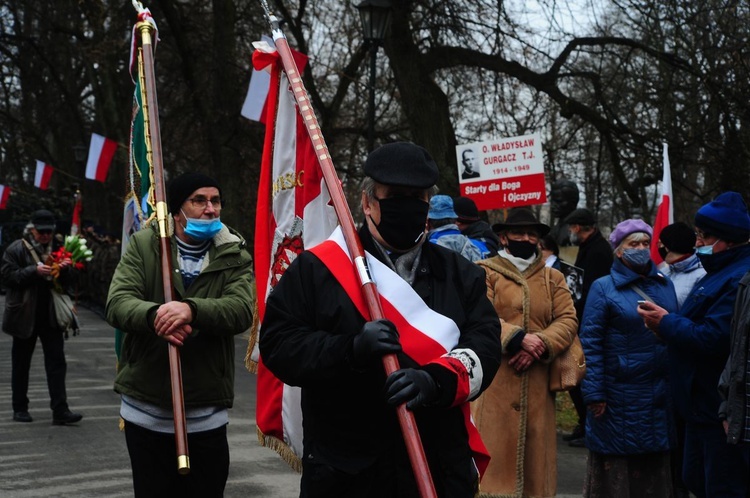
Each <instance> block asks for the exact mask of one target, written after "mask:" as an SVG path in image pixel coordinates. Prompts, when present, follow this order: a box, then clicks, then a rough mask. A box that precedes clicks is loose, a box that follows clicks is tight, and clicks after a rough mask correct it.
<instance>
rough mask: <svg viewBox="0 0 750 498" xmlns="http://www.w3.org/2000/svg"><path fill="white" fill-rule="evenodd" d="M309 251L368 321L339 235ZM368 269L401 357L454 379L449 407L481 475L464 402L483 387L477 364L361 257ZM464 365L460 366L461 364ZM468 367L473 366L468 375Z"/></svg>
mask: <svg viewBox="0 0 750 498" xmlns="http://www.w3.org/2000/svg"><path fill="white" fill-rule="evenodd" d="M311 251H312V252H313V253H314V254H315V255H316V256H318V258H319V259H320V260H321V261H322V262H323V263H324V264H325V265H326V267H327V268H328V270H329V271H330V272H331V273H332V274H333V275H334V276H335V277H336V280H337V281H338V282H339V283H340V284H341V286H342V287H343V288H344V289H345V290H346V292H347V295H348V296H349V297H350V298H351V300H352V303H353V304H354V305H355V306H356V308H357V310H358V311H359V314H360V315H362V316H363V317H364V318H365V319H366V320H370V319H371V318H370V311H369V309H368V307H367V303H366V302H365V299H364V296H363V295H362V292H361V289H360V286H361V284H360V283H359V281H358V278H357V275H356V271H355V269H354V264H353V263H352V259H351V255H350V254H349V251H348V250H347V248H346V242H345V240H344V235H343V233H342V232H341V229H338V228H337V229H336V230H334V232H333V234H332V235H331V237H330V238H329V239H328V240H327V241H326V242H324V243H323V244H320V245H318V246H315V247H313V248H312V249H311ZM366 257H367V266H368V268H369V270H370V275H371V277H372V280H373V282H375V284H376V285H377V287H378V294H379V296H380V303H381V305H382V308H383V316H384V317H385V318H387V319H388V320H390V321H391V322H393V324H394V325H395V326H396V328H397V329H398V332H399V342H400V343H401V347H402V348H403V352H404V353H405V354H406V355H408V356H409V357H410V358H412V359H413V360H414V361H416V362H417V363H419V364H420V365H426V364H428V363H436V364H440V365H442V366H443V367H445V368H447V369H448V370H449V371H452V372H454V373H455V374H456V377H457V382H456V384H457V388H456V396H455V399H454V401H453V406H458V407H460V408H461V411H462V413H463V416H464V424H465V427H466V431H467V434H468V436H469V446H470V447H471V449H472V453H473V456H474V463H475V464H476V466H477V469H478V470H479V475H480V476H481V475H483V474H484V471H485V469H486V468H487V464H488V463H489V461H490V456H489V453H488V452H487V448H486V447H485V446H484V443H483V442H482V439H481V437H480V435H479V431H478V430H477V428H476V426H475V425H474V423H473V421H472V420H471V412H470V409H469V399H472V398H474V397H476V396H477V395H478V394H479V390H480V389H481V386H482V375H481V371H482V369H481V362H480V361H479V357H477V355H476V353H474V352H473V351H471V350H469V349H454V348H455V347H456V345H457V344H458V341H459V339H460V337H461V331H460V330H459V329H458V326H457V325H456V323H455V322H454V321H453V320H451V319H450V318H448V317H446V316H444V315H441V314H440V313H437V312H436V311H433V310H432V309H430V307H429V306H427V304H426V303H425V302H424V300H423V299H422V298H421V297H420V296H419V294H417V293H416V291H414V289H412V287H411V286H410V285H409V284H408V283H407V282H406V281H405V280H404V279H403V278H401V277H400V276H398V275H397V274H396V273H395V272H394V271H393V270H391V269H390V268H389V267H387V266H386V265H384V264H383V263H381V262H380V261H378V259H377V258H375V257H373V256H372V255H371V254H369V253H366ZM462 359H463V361H462ZM467 365H478V367H473V368H471V369H469V368H468V367H467Z"/></svg>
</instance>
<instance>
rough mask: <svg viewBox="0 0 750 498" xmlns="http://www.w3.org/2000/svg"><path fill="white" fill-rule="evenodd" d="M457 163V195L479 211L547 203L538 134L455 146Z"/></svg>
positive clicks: (540, 142) (540, 144)
mask: <svg viewBox="0 0 750 498" xmlns="http://www.w3.org/2000/svg"><path fill="white" fill-rule="evenodd" d="M456 159H457V162H458V179H459V189H460V193H461V195H462V196H463V197H469V198H470V199H472V200H473V201H474V203H475V204H476V205H477V208H478V209H479V210H480V211H486V210H488V209H500V208H512V207H519V206H529V205H533V204H544V203H545V202H547V189H546V187H545V182H544V162H543V156H542V140H541V136H540V135H539V134H538V133H533V134H531V135H522V136H518V137H508V138H500V139H496V140H486V141H484V142H474V143H470V144H463V145H458V146H456Z"/></svg>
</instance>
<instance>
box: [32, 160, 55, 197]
mask: <svg viewBox="0 0 750 498" xmlns="http://www.w3.org/2000/svg"><path fill="white" fill-rule="evenodd" d="M53 170H54V168H53V167H52V166H50V165H49V164H46V163H45V162H44V161H39V160H37V162H36V174H35V175H34V186H35V187H36V188H40V189H42V190H47V188H49V180H50V178H52V171H53Z"/></svg>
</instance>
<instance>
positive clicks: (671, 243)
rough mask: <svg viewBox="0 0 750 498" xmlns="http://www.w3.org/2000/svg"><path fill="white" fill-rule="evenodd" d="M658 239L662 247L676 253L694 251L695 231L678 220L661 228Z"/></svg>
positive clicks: (691, 252) (690, 252)
mask: <svg viewBox="0 0 750 498" xmlns="http://www.w3.org/2000/svg"><path fill="white" fill-rule="evenodd" d="M659 240H661V243H662V244H664V247H666V248H667V250H669V251H671V252H676V253H677V254H693V252H695V232H694V231H693V229H692V228H690V226H689V225H688V224H687V223H683V222H681V221H678V222H676V223H672V224H671V225H667V226H665V227H664V228H662V230H661V233H660V234H659Z"/></svg>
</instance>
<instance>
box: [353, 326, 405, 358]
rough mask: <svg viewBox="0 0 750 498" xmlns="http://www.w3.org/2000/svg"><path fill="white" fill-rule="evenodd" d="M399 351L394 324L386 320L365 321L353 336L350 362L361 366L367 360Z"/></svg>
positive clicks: (399, 345) (399, 346)
mask: <svg viewBox="0 0 750 498" xmlns="http://www.w3.org/2000/svg"><path fill="white" fill-rule="evenodd" d="M399 351H401V344H399V342H398V331H397V330H396V326H395V325H393V324H392V323H391V322H389V321H388V320H382V319H381V320H375V321H372V322H367V323H365V324H364V326H363V327H362V331H361V332H360V333H359V334H357V335H356V336H354V342H353V343H352V363H353V364H354V366H356V367H361V366H363V365H364V364H365V363H367V361H368V360H370V359H372V358H376V357H381V356H383V355H386V354H389V353H398V352H399Z"/></svg>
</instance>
